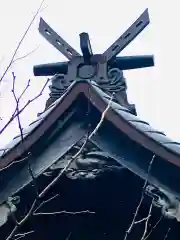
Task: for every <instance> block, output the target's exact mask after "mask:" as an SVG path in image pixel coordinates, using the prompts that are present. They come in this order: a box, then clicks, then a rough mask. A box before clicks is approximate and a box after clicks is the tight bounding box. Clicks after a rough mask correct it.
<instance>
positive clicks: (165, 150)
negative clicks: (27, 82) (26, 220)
mask: <svg viewBox="0 0 180 240" xmlns="http://www.w3.org/2000/svg"><path fill="white" fill-rule="evenodd" d="M89 91H90V92H91V98H90V99H89V100H90V102H91V103H92V104H93V105H94V106H95V107H96V108H97V109H98V110H99V111H100V112H101V113H102V112H103V111H104V110H105V109H106V107H107V105H108V103H109V101H110V98H111V97H110V96H109V95H107V94H106V93H104V92H103V91H102V90H101V89H100V87H99V86H98V85H97V84H96V83H95V82H91V83H90V82H88V81H79V82H74V83H72V84H71V86H70V87H69V88H68V89H67V90H66V92H65V93H64V94H63V95H62V97H60V98H59V99H58V100H56V101H55V102H54V103H52V104H51V105H50V106H49V107H48V108H47V109H46V111H44V112H43V113H42V114H40V116H39V117H37V119H36V120H35V121H33V122H31V123H30V124H29V126H28V128H26V129H23V138H24V139H23V146H22V144H21V135H17V136H15V137H14V138H13V140H12V141H11V142H10V143H9V144H7V145H6V146H5V147H4V148H3V149H0V168H4V167H6V166H7V165H8V164H10V163H11V162H12V161H14V160H15V159H17V158H19V157H21V155H22V154H23V153H24V152H25V151H28V149H29V148H30V147H31V146H32V145H33V144H35V143H36V142H37V141H38V139H39V138H40V137H41V136H42V135H43V134H44V132H45V131H47V130H48V129H49V128H50V127H51V126H52V124H53V123H55V122H56V121H57V119H58V118H59V117H60V116H61V115H62V114H63V113H64V112H65V110H66V109H68V108H69V106H70V105H71V104H72V103H73V101H74V100H75V99H76V98H77V97H78V95H79V94H82V93H83V94H84V95H85V96H86V98H89ZM105 118H106V119H107V120H108V121H110V122H112V124H113V125H115V127H116V128H117V129H119V131H120V132H123V133H124V134H126V135H127V136H128V137H129V138H130V139H132V140H133V141H135V142H137V143H138V144H140V145H141V146H143V147H145V148H146V149H149V150H150V151H152V152H153V153H154V154H156V155H158V156H160V157H161V158H163V159H164V160H166V161H168V162H170V163H172V164H174V165H176V166H178V167H180V143H178V142H175V141H173V140H171V139H170V138H168V137H167V136H166V135H165V134H164V133H163V132H160V131H158V130H157V129H154V128H152V127H151V126H150V124H149V123H147V122H145V121H143V120H141V119H140V118H139V117H137V116H135V115H133V114H132V113H131V112H130V111H129V110H128V109H127V108H125V107H123V106H122V105H120V104H118V103H116V102H114V101H112V102H111V104H110V108H109V110H108V112H107V114H106V115H105Z"/></svg>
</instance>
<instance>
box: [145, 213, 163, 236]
mask: <svg viewBox="0 0 180 240" xmlns="http://www.w3.org/2000/svg"><path fill="white" fill-rule="evenodd" d="M162 219H163V215H161V217H160V218H159V220H158V221H157V223H156V224H155V225H154V226H153V227H152V228H151V231H150V232H149V233H148V235H147V236H146V237H145V238H144V240H146V239H148V237H149V236H150V235H151V234H152V232H153V230H154V229H155V228H156V227H157V226H158V225H159V223H160V222H161V220H162Z"/></svg>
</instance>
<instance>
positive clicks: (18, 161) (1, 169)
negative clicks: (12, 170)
mask: <svg viewBox="0 0 180 240" xmlns="http://www.w3.org/2000/svg"><path fill="white" fill-rule="evenodd" d="M28 157H29V156H26V157H24V158H22V159H21V160H16V161H13V162H11V163H10V164H8V165H7V166H6V167H3V168H0V172H1V171H4V170H5V169H7V168H9V167H11V166H12V165H13V164H17V163H21V162H23V161H25V160H26V159H27V158H28Z"/></svg>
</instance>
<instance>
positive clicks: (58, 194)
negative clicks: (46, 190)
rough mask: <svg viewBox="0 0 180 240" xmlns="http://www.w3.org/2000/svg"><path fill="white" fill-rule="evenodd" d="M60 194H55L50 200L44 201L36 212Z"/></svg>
mask: <svg viewBox="0 0 180 240" xmlns="http://www.w3.org/2000/svg"><path fill="white" fill-rule="evenodd" d="M58 196H59V194H56V195H55V196H53V197H51V198H49V199H48V200H46V201H43V202H42V203H41V204H40V205H39V206H38V207H37V208H36V209H35V210H34V213H36V212H37V210H39V209H40V208H41V207H43V206H44V205H45V204H46V203H48V202H50V201H52V200H53V199H55V198H57V197H58Z"/></svg>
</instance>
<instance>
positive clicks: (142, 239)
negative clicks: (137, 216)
mask: <svg viewBox="0 0 180 240" xmlns="http://www.w3.org/2000/svg"><path fill="white" fill-rule="evenodd" d="M152 207H153V204H152V203H151V205H150V208H149V213H148V216H147V220H146V222H145V228H144V233H143V235H142V238H141V240H144V239H145V237H146V234H147V230H148V223H149V219H150V217H151V211H152Z"/></svg>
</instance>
